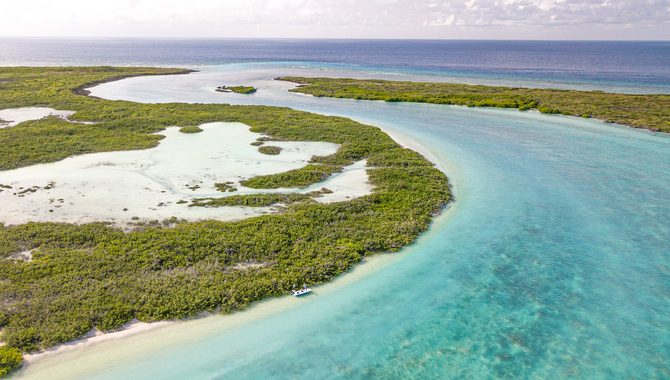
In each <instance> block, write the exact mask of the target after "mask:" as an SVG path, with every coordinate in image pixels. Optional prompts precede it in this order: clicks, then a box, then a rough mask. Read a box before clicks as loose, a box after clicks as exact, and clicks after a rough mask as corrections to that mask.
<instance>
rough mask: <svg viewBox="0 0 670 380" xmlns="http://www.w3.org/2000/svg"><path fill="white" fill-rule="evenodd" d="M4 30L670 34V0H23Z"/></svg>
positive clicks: (7, 8) (5, 9)
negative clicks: (100, 0)
mask: <svg viewBox="0 0 670 380" xmlns="http://www.w3.org/2000/svg"><path fill="white" fill-rule="evenodd" d="M0 14H2V15H4V17H3V22H2V23H0V35H3V36H45V35H47V36H108V37H123V36H128V37H131V36H132V37H223V38H225V37H279V38H438V39H439V38H491V39H496V38H520V39H543V38H552V39H663V40H667V39H669V38H670V0H627V1H623V0H580V1H567V0H467V1H465V0H454V1H434V0H433V1H428V0H413V1H410V0H368V1H365V0H339V1H334V0H321V1H315V0H190V1H188V2H187V1H183V0H179V1H178V0H119V1H104V2H99V1H90V0H87V1H84V0H69V1H68V0H63V1H60V2H54V1H51V0H49V1H46V0H23V1H11V2H4V4H2V5H0Z"/></svg>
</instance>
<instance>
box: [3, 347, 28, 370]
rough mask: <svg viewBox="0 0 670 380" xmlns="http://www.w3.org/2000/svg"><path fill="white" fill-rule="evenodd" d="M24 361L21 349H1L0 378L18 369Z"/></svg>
mask: <svg viewBox="0 0 670 380" xmlns="http://www.w3.org/2000/svg"><path fill="white" fill-rule="evenodd" d="M22 361H23V357H22V356H21V351H20V350H19V349H17V348H15V347H10V346H2V347H0V377H2V376H5V375H8V374H9V373H10V372H12V371H13V370H15V369H17V368H18V367H19V366H20V365H21V362H22Z"/></svg>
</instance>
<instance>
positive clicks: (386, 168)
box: [0, 67, 451, 369]
mask: <svg viewBox="0 0 670 380" xmlns="http://www.w3.org/2000/svg"><path fill="white" fill-rule="evenodd" d="M177 72H181V71H179V70H168V69H144V68H113V67H78V68H68V67H65V68H46V67H42V68H0V109H5V108H17V107H30V106H45V107H52V108H55V109H61V110H72V111H76V113H75V114H74V115H73V117H72V118H71V119H73V120H79V121H90V122H95V124H76V123H70V122H67V121H64V120H60V119H55V118H46V119H42V120H37V121H31V122H26V123H21V124H19V125H17V126H15V127H11V128H5V129H0V170H9V169H14V168H19V167H25V166H29V165H33V164H36V163H44V162H54V161H58V160H61V159H63V158H65V157H68V156H72V155H77V154H84V153H93V152H102V151H114V150H128V149H147V148H151V147H153V146H155V145H156V144H158V142H159V140H160V139H161V136H159V135H154V134H153V133H155V132H159V131H161V130H162V129H164V128H166V127H168V126H180V127H186V126H198V125H200V124H203V123H207V122H241V123H244V124H247V125H249V126H250V128H251V131H253V132H257V133H264V134H265V135H267V136H268V137H267V138H268V139H276V140H296V141H325V142H332V143H336V144H340V148H339V149H338V151H337V152H336V153H334V154H332V155H328V156H315V157H313V158H312V160H311V163H310V164H309V165H307V166H306V167H305V168H301V169H297V170H291V171H288V172H285V173H279V174H275V175H269V176H261V177H257V178H251V179H249V180H247V181H246V183H245V185H246V186H250V187H255V188H277V187H302V186H307V185H310V184H312V183H315V182H318V181H321V180H323V179H325V178H327V177H328V176H329V175H330V174H331V173H334V172H338V171H341V170H342V167H343V166H345V165H350V164H352V163H354V162H356V161H359V160H363V159H367V160H368V165H369V166H370V168H369V169H368V170H367V171H368V175H369V178H370V182H371V183H372V184H373V185H374V186H375V188H374V191H373V193H372V194H370V195H366V196H362V197H359V198H356V199H353V200H350V201H347V202H337V203H331V204H320V203H318V202H313V201H309V200H307V199H304V200H302V201H298V202H294V203H292V204H291V205H290V206H289V207H286V210H285V211H284V212H282V213H278V214H272V215H264V216H260V217H255V218H250V219H246V220H242V221H236V222H219V221H199V222H186V221H178V222H177V221H176V218H173V219H175V222H174V223H173V222H171V220H166V221H164V222H163V223H159V222H157V221H156V223H149V224H145V225H143V226H142V227H141V228H140V227H138V228H137V229H136V230H135V231H132V232H127V233H126V232H124V231H122V230H120V229H116V228H112V227H110V226H109V225H107V224H105V223H91V224H84V225H74V224H67V223H34V222H33V223H27V224H23V225H7V226H5V225H2V224H0V300H1V301H0V327H1V328H2V335H1V336H0V339H1V340H2V341H4V342H6V343H7V345H6V346H5V347H6V348H3V350H4V351H2V352H0V356H2V363H3V364H2V365H3V366H4V367H2V368H3V369H4V368H8V369H10V368H14V367H15V366H17V365H18V364H17V363H19V362H20V360H19V358H20V356H16V354H17V353H18V352H19V351H21V352H31V351H35V350H41V349H45V348H48V347H51V346H54V345H57V344H60V343H64V342H68V341H71V340H73V339H77V338H79V337H81V336H82V335H84V334H86V333H88V332H89V331H90V330H91V329H92V328H97V329H99V330H102V331H109V330H113V329H116V328H118V327H120V326H122V325H123V324H125V323H127V322H128V321H130V320H132V319H133V318H136V319H138V320H141V321H157V320H166V319H174V318H187V317H192V316H195V315H197V314H198V313H200V312H202V311H206V310H207V311H212V312H224V313H225V312H231V311H233V310H240V309H243V308H245V307H246V306H247V305H249V304H250V303H251V302H253V301H256V300H260V299H263V298H266V297H272V296H279V295H284V294H288V293H289V291H290V289H291V287H292V285H293V284H303V283H306V284H315V283H320V282H324V281H329V280H330V279H332V278H333V277H334V276H337V275H338V274H340V273H342V272H345V271H347V270H348V269H349V268H351V266H352V265H353V264H355V263H357V262H359V261H360V260H361V259H362V257H364V256H366V255H370V254H374V253H379V252H386V251H395V250H398V249H400V248H401V247H403V246H405V245H408V244H410V243H412V242H413V241H414V240H415V239H416V238H417V237H418V236H419V234H420V233H422V232H423V231H425V230H426V229H427V228H428V225H429V223H430V221H431V219H432V216H433V215H434V214H436V213H438V212H440V210H441V209H442V208H443V206H444V205H445V204H446V203H447V202H449V201H450V199H451V193H450V189H449V184H448V181H447V178H446V176H445V175H444V174H443V173H442V172H440V171H439V170H437V169H436V168H434V167H433V164H432V163H430V162H429V161H427V160H426V159H425V158H424V157H422V156H421V155H419V154H418V153H416V152H413V151H411V150H408V149H403V148H401V147H400V146H399V145H398V144H396V143H395V142H394V141H393V140H392V139H391V138H390V137H388V136H387V135H386V134H384V133H383V132H381V130H379V128H376V127H372V126H368V125H363V124H360V123H357V122H354V121H352V120H350V119H346V118H341V117H332V116H322V115H316V114H311V113H307V112H301V111H296V110H292V109H289V108H278V107H266V106H230V105H224V104H180V103H169V104H141V103H133V102H127V101H109V100H103V99H96V98H91V97H87V96H82V95H81V94H85V93H86V90H85V88H86V86H87V85H91V84H94V83H96V82H102V81H106V80H112V79H115V78H119V77H124V76H133V75H144V74H169V73H177ZM78 94H80V95H78ZM228 185H230V184H228ZM191 187H193V188H197V187H199V185H197V184H193V185H191ZM228 190H229V189H228ZM273 196H274V195H267V196H259V197H258V198H256V199H257V200H255V199H253V198H251V197H246V196H245V197H241V198H234V200H229V201H223V202H241V203H245V204H249V205H255V204H260V203H263V202H270V201H272V202H276V199H272V197H273ZM277 197H279V201H280V202H286V201H287V199H288V201H292V200H295V197H296V196H290V195H289V196H286V195H278V196H277ZM282 197H288V198H287V199H284V198H282ZM292 197H293V198H292ZM298 197H300V196H298ZM230 198H232V197H230ZM224 199H226V198H224ZM201 202H207V201H201ZM25 252H30V254H31V257H30V259H21V258H19V259H17V257H25V255H23V253H25ZM244 263H257V264H262V265H258V266H253V267H248V266H247V267H244V265H243V264H244ZM240 265H241V266H240ZM240 268H242V269H240Z"/></svg>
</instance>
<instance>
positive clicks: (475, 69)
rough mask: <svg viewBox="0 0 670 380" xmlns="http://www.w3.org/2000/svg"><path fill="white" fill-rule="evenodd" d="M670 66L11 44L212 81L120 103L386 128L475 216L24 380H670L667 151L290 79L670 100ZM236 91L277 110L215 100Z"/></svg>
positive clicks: (394, 45)
mask: <svg viewBox="0 0 670 380" xmlns="http://www.w3.org/2000/svg"><path fill="white" fill-rule="evenodd" d="M668 62H670V43H668V42H538V41H337V40H335V41H323V40H319V41H310V40H178V41H170V40H55V39H54V40H48V39H47V40H37V39H0V65H102V64H104V65H123V66H129V65H158V66H170V67H189V68H197V69H198V70H199V72H197V73H193V74H189V75H184V76H163V77H145V78H132V79H128V80H124V81H119V82H113V83H108V84H104V85H101V86H98V87H95V88H93V89H92V91H93V95H96V96H99V97H103V98H108V99H126V100H132V101H142V102H173V101H179V102H211V103H231V104H265V105H274V106H285V107H291V108H295V109H300V110H305V111H310V112H317V113H322V114H330V115H339V116H344V117H350V118H352V119H355V120H358V121H361V122H364V123H367V124H372V125H376V126H379V127H380V128H382V129H383V130H385V131H387V132H388V133H391V134H392V135H395V136H400V137H402V138H403V139H404V140H405V141H409V142H410V146H412V147H413V148H415V149H418V150H419V151H420V152H421V153H422V154H424V155H426V156H427V157H428V158H429V159H431V160H432V161H434V162H435V163H436V164H437V167H438V168H440V169H441V170H443V171H444V172H445V173H446V174H447V175H448V176H449V178H450V181H451V182H452V184H453V189H454V193H455V197H456V199H455V202H453V203H452V204H451V205H450V206H448V207H447V208H446V209H445V210H444V212H443V214H442V215H441V216H439V217H437V218H436V219H435V221H434V223H433V224H432V225H431V228H430V229H429V231H427V232H426V233H425V234H423V235H422V236H421V237H420V238H419V240H418V241H417V242H416V243H415V244H413V245H411V246H409V247H406V248H405V249H403V250H402V251H401V252H399V253H394V254H387V255H386V256H388V257H390V258H392V260H389V261H388V262H385V263H384V264H383V265H382V264H379V262H377V264H375V261H371V262H370V263H364V264H362V265H360V266H359V267H357V268H355V269H354V270H353V271H352V273H351V274H347V275H344V276H341V278H338V279H335V281H334V282H333V283H331V284H327V285H319V286H316V287H314V292H313V294H311V295H310V296H308V297H305V298H301V299H295V298H293V297H283V298H278V299H274V300H270V301H267V302H262V303H260V304H258V305H255V306H254V307H251V308H250V310H247V311H243V312H240V313H236V314H234V315H232V316H214V317H207V318H202V319H198V320H194V321H187V322H179V323H175V324H172V325H170V326H167V327H162V328H159V329H156V330H153V331H150V332H147V333H143V334H139V335H136V336H134V337H131V338H124V339H118V340H113V341H108V342H104V343H99V344H97V345H91V346H83V347H84V348H79V349H78V348H76V346H75V348H73V349H71V350H69V351H64V352H62V353H60V354H55V355H51V356H48V357H46V358H43V359H40V360H37V361H35V362H30V363H29V364H28V365H27V366H26V367H25V369H24V370H22V371H21V372H20V373H18V374H17V375H16V378H20V379H105V380H107V379H109V380H111V379H126V380H135V379H137V380H140V379H175V380H176V379H180V380H181V379H287V378H291V379H669V378H670V227H668V226H670V138H669V136H668V135H666V134H659V133H653V132H649V131H645V130H637V129H631V128H628V127H624V126H618V125H612V124H605V123H603V122H601V121H598V120H591V119H582V118H574V117H567V116H561V115H543V114H539V113H538V112H519V111H516V110H501V109H484V108H468V107H458V106H441V105H431V104H409V103H386V102H369V101H356V100H347V99H328V98H314V97H309V96H304V95H299V94H292V93H289V92H288V91H287V89H288V88H290V87H291V84H288V83H285V82H277V81H274V80H272V78H274V77H276V76H280V75H287V74H290V75H304V76H326V75H327V76H343V77H351V76H356V77H365V78H383V79H397V80H433V81H456V82H464V83H481V84H505V85H512V86H543V87H557V88H575V89H589V90H603V91H616V92H630V93H655V92H656V93H670V65H669V64H668ZM222 84H226V85H238V84H246V85H253V86H255V87H257V88H258V91H257V92H256V93H255V94H253V95H250V96H247V95H239V94H221V93H217V92H214V91H213V89H214V88H215V87H216V86H218V85H222ZM221 143H222V144H225V142H221ZM357 273H358V274H360V273H363V274H364V275H357ZM231 321H236V322H231Z"/></svg>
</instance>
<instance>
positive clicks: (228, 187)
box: [214, 182, 237, 193]
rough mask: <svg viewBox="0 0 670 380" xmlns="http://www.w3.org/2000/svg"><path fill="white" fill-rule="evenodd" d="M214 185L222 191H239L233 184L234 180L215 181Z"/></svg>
mask: <svg viewBox="0 0 670 380" xmlns="http://www.w3.org/2000/svg"><path fill="white" fill-rule="evenodd" d="M214 187H215V188H216V190H217V191H220V192H222V193H225V192H226V191H227V192H231V193H232V192H234V191H237V188H236V187H235V186H233V182H223V183H215V184H214Z"/></svg>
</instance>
